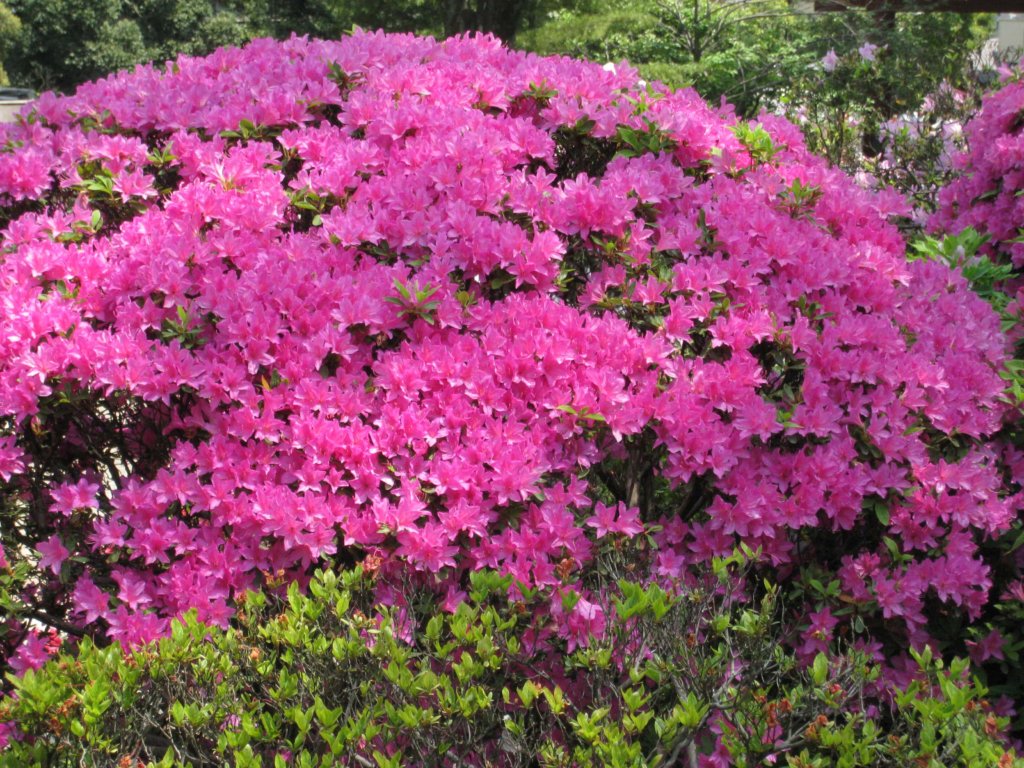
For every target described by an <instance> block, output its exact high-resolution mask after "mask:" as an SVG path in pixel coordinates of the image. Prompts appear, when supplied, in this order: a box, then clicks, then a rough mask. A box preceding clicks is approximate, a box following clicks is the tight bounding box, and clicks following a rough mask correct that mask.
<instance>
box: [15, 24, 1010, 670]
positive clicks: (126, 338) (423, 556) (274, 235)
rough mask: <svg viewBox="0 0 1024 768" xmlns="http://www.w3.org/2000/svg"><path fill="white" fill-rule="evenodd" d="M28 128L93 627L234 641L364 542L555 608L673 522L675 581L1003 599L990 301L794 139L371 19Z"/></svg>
mask: <svg viewBox="0 0 1024 768" xmlns="http://www.w3.org/2000/svg"><path fill="white" fill-rule="evenodd" d="M636 133H640V134H642V135H645V136H651V137H655V138H658V137H660V139H659V140H660V141H661V142H662V143H661V148H660V150H652V151H635V147H634V146H632V145H630V144H629V142H628V141H627V140H626V139H624V138H623V137H624V136H628V135H634V134H636ZM3 138H4V140H5V145H6V151H5V152H4V153H3V154H0V194H2V195H3V200H4V205H5V207H4V211H5V215H6V218H7V219H9V224H7V226H6V229H5V230H4V232H3V242H2V246H3V261H2V264H0V308H2V314H0V416H2V422H0V423H2V425H3V433H2V434H3V436H2V437H0V478H2V480H3V483H4V488H5V491H4V498H5V500H6V499H17V500H18V501H13V502H8V501H5V504H14V505H15V506H14V507H12V509H14V512H13V513H12V514H17V515H21V516H20V517H17V518H16V519H17V520H19V521H20V522H18V523H17V525H20V526H22V529H23V530H26V531H27V530H29V529H30V528H31V530H33V531H35V532H36V534H37V536H38V538H37V544H36V545H35V550H36V552H35V553H34V554H33V557H36V558H38V559H37V560H36V561H35V564H36V565H37V567H38V570H39V573H40V574H41V576H40V580H41V581H40V584H42V585H45V589H46V590H49V592H48V593H47V594H48V595H49V597H48V598H47V601H48V605H49V606H50V609H51V610H57V609H58V608H63V610H64V612H65V614H66V616H67V617H68V619H69V620H70V621H73V622H77V623H79V624H82V625H85V624H95V623H97V622H98V623H99V626H100V627H101V628H102V629H103V631H105V632H106V633H107V634H108V635H109V636H110V637H112V638H114V639H116V640H119V641H121V642H123V643H128V644H130V643H135V642H139V641H143V640H147V639H149V638H152V637H154V636H157V635H159V634H160V633H162V632H164V631H165V630H166V628H167V626H168V621H169V619H170V618H172V617H174V616H176V615H179V614H181V613H182V612H183V611H186V610H188V609H189V608H196V609H198V612H199V617H200V619H202V620H205V621H207V622H213V623H217V624H222V625H223V624H225V623H226V622H227V621H228V619H229V618H230V616H231V614H232V606H233V599H234V597H235V596H236V595H238V594H239V593H240V591H242V590H245V589H248V588H251V587H254V586H260V585H261V584H264V583H266V581H267V580H269V579H277V578H279V576H280V575H284V576H286V577H287V578H297V579H301V578H303V575H304V574H306V573H308V569H309V568H310V566H311V565H312V564H314V563H316V562H317V561H318V560H320V559H321V558H324V557H327V556H334V555H337V556H339V557H342V558H359V559H361V558H363V557H365V556H367V555H369V556H372V557H373V559H374V562H379V563H381V565H380V566H379V567H381V568H383V569H399V568H402V569H408V570H410V571H415V572H417V573H420V574H422V577H423V578H429V579H431V580H432V581H433V582H434V583H436V584H437V586H438V589H439V590H440V594H444V595H447V598H446V604H451V603H452V602H453V601H455V600H457V599H458V596H459V594H460V593H461V592H460V590H461V586H462V585H463V581H462V579H463V577H464V575H465V573H466V571H467V570H468V569H474V568H482V567H491V568H498V569H501V570H503V571H505V572H508V573H512V574H514V575H515V576H516V578H517V579H519V580H520V581H522V582H524V583H526V584H528V585H533V586H539V587H562V586H564V585H572V584H574V583H575V581H576V579H577V577H578V574H579V570H580V567H581V565H582V564H583V563H585V562H586V561H587V560H588V558H590V557H591V556H592V554H593V552H594V550H595V547H598V546H603V545H604V544H605V539H606V537H621V536H631V535H636V534H639V533H641V532H643V531H644V530H645V527H646V526H651V525H653V524H655V523H656V524H657V525H658V526H659V529H658V531H659V532H658V533H657V534H656V538H657V542H658V545H659V547H660V550H659V553H658V556H657V560H656V570H657V575H658V576H659V577H661V578H666V579H671V578H677V577H680V576H681V575H682V574H683V571H684V569H685V568H687V567H688V566H690V565H693V564H697V563H700V562H703V561H705V560H706V559H707V558H709V557H711V556H714V555H723V554H728V553H730V552H731V551H732V550H733V549H734V547H735V546H736V545H737V544H738V543H739V542H741V541H742V542H745V543H746V544H748V545H750V546H751V547H755V548H760V549H761V551H762V552H763V553H764V556H765V557H766V558H767V559H768V560H769V561H770V562H772V563H774V564H776V565H779V566H786V568H787V569H788V570H787V571H786V572H788V573H800V571H801V569H802V568H804V567H805V566H807V565H813V564H815V563H816V564H817V565H816V567H826V568H828V567H833V568H835V570H836V572H837V573H838V574H839V576H840V577H841V579H842V584H843V591H844V594H845V596H846V598H847V600H848V601H853V602H854V603H855V604H856V605H857V606H858V610H860V611H862V612H864V613H868V614H871V613H875V614H878V615H880V616H882V617H884V618H885V619H892V620H893V621H894V622H897V623H898V626H899V627H901V630H900V631H906V632H908V633H909V636H910V637H911V638H912V639H915V640H920V639H922V638H923V637H924V625H925V621H926V618H927V617H926V616H925V613H924V604H925V599H926V598H927V597H929V596H934V597H937V598H938V599H939V600H940V601H943V602H944V603H946V604H948V605H951V606H960V607H962V608H963V609H964V610H965V611H966V612H967V613H968V614H970V615H976V614H977V612H978V611H979V610H980V607H981V606H982V605H983V604H984V603H985V602H986V600H987V598H988V595H987V585H988V573H987V569H986V567H985V566H984V564H983V563H982V562H981V560H980V557H979V554H978V550H977V544H978V541H979V538H980V537H983V536H985V535H989V534H994V533H998V532H999V531H1002V530H1004V529H1005V528H1006V527H1007V526H1008V525H1009V523H1010V521H1011V520H1012V519H1013V517H1014V516H1015V514H1016V503H1017V501H1018V500H1017V499H1016V498H1015V497H1010V496H1008V494H1007V492H1006V490H1005V489H1004V487H1003V480H1002V474H1001V467H1000V463H999V456H998V454H997V453H996V452H995V451H994V450H992V449H990V448H989V447H988V444H987V443H986V438H987V437H988V436H989V435H991V434H993V433H994V432H995V431H997V430H998V429H999V428H1000V426H1001V423H1002V420H1003V418H1004V416H1005V415H1006V413H1005V410H1006V408H1005V406H1004V405H1003V401H1002V399H1001V391H1002V384H1001V381H1000V378H999V376H998V373H997V371H998V369H999V367H1000V366H1001V364H1002V362H1003V357H1004V348H1005V344H1004V342H1003V340H1002V338H1001V336H1000V331H999V323H998V318H997V317H996V316H995V315H994V314H993V312H992V311H991V310H990V309H989V307H988V306H987V305H986V304H985V303H983V302H982V301H981V300H979V299H977V298H976V297H975V296H974V295H973V294H972V293H971V292H970V291H969V290H968V289H967V286H966V285H965V283H964V281H963V279H962V278H960V277H959V276H958V275H957V274H955V273H954V272H951V271H949V270H948V269H945V268H943V267H940V266H938V265H935V264H926V263H914V264H908V263H907V262H906V261H905V259H904V250H903V242H902V240H901V238H900V235H899V233H898V231H897V230H896V228H895V227H894V226H892V225H890V224H889V223H888V219H889V217H890V216H891V215H893V214H895V213H899V212H901V211H902V209H901V207H900V206H901V204H900V203H899V202H898V200H896V198H895V197H894V196H884V195H879V194H875V193H871V192H868V191H865V190H863V189H860V188H859V187H857V186H856V185H855V184H854V183H853V182H852V181H851V180H850V179H848V178H847V177H845V176H844V175H842V174H841V173H839V172H837V171H835V170H832V169H829V168H828V167H827V166H826V165H825V164H824V163H823V162H822V161H820V160H819V159H817V158H815V157H813V156H811V155H809V154H808V153H807V151H806V150H805V149H804V147H803V144H802V141H801V139H800V134H799V131H798V130H797V129H796V128H794V127H793V126H791V125H790V124H788V123H786V122H785V121H783V120H781V119H777V118H770V117H766V118H765V119H764V125H763V126H756V125H738V124H737V123H736V120H735V118H734V117H733V116H731V115H730V114H728V113H724V112H723V113H719V112H716V111H714V110H712V109H710V108H709V107H708V106H707V105H705V104H704V103H703V102H702V101H701V100H700V99H699V98H698V97H697V96H696V95H695V94H694V93H693V92H692V91H679V92H675V93H670V92H668V91H667V90H666V89H663V88H661V87H657V86H650V87H649V86H646V85H645V84H643V83H642V82H640V80H639V79H638V77H637V75H636V73H635V71H633V70H631V69H629V68H628V67H624V66H623V67H618V68H616V69H614V70H606V69H602V68H601V67H599V66H596V65H592V64H588V63H583V62H578V61H573V60H569V59H564V58H547V59H544V58H537V57H535V56H532V55H528V54H523V53H518V52H513V51H510V50H507V49H505V48H503V47H501V45H500V44H499V43H498V42H497V41H495V40H493V39H491V38H487V37H476V38H454V39H451V40H448V41H445V42H435V41H433V40H429V39H421V38H416V37H410V36H385V35H381V34H366V33H358V34H356V35H354V36H352V37H349V38H346V39H344V40H341V41H335V42H322V41H307V40H305V39H292V40H290V41H287V42H284V43H279V42H273V41H269V40H258V41H255V42H253V43H252V44H250V45H249V46H247V47H246V48H244V49H241V50H236V49H226V50H221V51H218V52H217V53H215V54H213V55H211V56H209V57H207V58H202V59H192V58H181V59H179V60H178V61H177V62H175V63H173V64H171V65H169V66H168V67H167V68H165V69H155V68H152V67H141V68H139V69H137V70H136V71H135V72H133V73H123V74H119V75H115V76H112V77H109V78H107V79H105V80H101V81H99V82H96V83H92V84H89V85H86V86H83V87H82V88H80V89H79V91H78V92H77V93H76V94H74V95H73V96H68V97H57V96H53V95H49V94H48V95H44V97H42V98H41V99H40V100H39V101H38V102H36V103H35V104H34V105H32V106H30V107H29V108H27V110H26V111H25V113H24V120H22V122H20V123H19V124H17V125H13V126H10V127H7V128H5V129H4V137H3ZM765 141H767V145H768V148H769V149H770V151H766V149H765ZM579 158H583V159H584V161H585V162H583V161H579ZM578 161H579V162H578ZM580 163H582V164H580ZM954 449H955V450H954ZM641 480H642V482H641ZM645 484H646V486H647V487H650V488H659V489H662V490H663V491H664V493H659V494H652V493H641V492H640V491H639V490H638V489H639V488H640V487H641V486H644V485H645ZM8 491H10V493H9V492H8ZM609 495H611V496H613V497H615V501H614V502H612V503H608V501H609ZM658 499H662V501H659V500H658ZM664 499H670V500H671V501H670V502H665V501H663V500H664ZM19 504H20V505H21V506H18V505H19ZM878 509H884V515H880V514H878ZM19 510H20V511H19ZM40 515H43V517H42V518H40ZM47 515H48V517H47ZM40 519H42V520H44V521H45V524H44V525H42V527H40V523H39V520H40ZM5 525H6V524H5ZM32 526H35V527H32ZM5 530H10V529H9V528H5ZM5 535H6V534H5ZM884 537H888V538H889V539H890V540H891V541H893V542H895V544H896V548H895V551H893V550H891V549H890V548H889V547H887V546H886V544H885V543H884V542H883V538H884ZM4 544H5V545H6V546H8V549H7V552H6V556H7V557H8V558H11V557H16V556H23V553H21V552H19V551H17V550H16V548H13V547H12V545H11V544H10V543H9V541H8V540H6V539H5V541H4ZM0 556H2V555H0ZM37 586H38V585H37ZM821 615H826V614H824V613H823V614H821ZM828 615H831V614H828ZM553 616H554V618H555V620H556V621H560V622H561V625H560V626H558V627H557V628H556V629H557V631H558V633H559V634H560V635H561V636H562V637H563V638H565V639H566V640H567V641H568V642H569V643H570V644H575V643H578V642H584V641H585V636H586V635H587V634H588V633H590V634H594V633H598V634H599V633H600V626H601V624H602V617H603V613H602V611H601V609H600V608H599V606H598V605H597V603H596V600H595V598H594V596H593V595H590V594H585V595H584V596H583V597H582V598H581V599H580V600H579V602H578V603H576V607H575V608H573V609H572V610H571V611H559V610H555V611H553ZM899 622H902V623H899ZM819 623H820V622H819ZM37 646H39V642H38V641H37V640H36V639H34V637H33V635H32V634H31V633H28V635H27V639H26V640H25V645H24V648H23V649H22V651H21V652H20V654H19V656H18V658H19V659H20V661H18V664H22V665H23V664H33V663H35V662H36V661H38V659H39V653H38V647H37Z"/></svg>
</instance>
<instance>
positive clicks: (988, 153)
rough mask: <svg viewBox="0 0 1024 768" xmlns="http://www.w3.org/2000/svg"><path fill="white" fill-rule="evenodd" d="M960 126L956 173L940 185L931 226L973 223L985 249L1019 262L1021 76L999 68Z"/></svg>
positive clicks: (1023, 137)
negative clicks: (962, 145)
mask: <svg viewBox="0 0 1024 768" xmlns="http://www.w3.org/2000/svg"><path fill="white" fill-rule="evenodd" d="M1004 75H1005V76H1006V81H1005V82H1004V84H1003V86H1002V87H1001V88H1000V89H998V90H996V91H994V92H992V93H990V94H988V96H986V97H985V98H984V100H983V101H982V105H981V110H980V111H979V112H978V113H977V115H976V116H975V117H974V119H972V120H971V121H970V122H969V123H968V124H967V126H966V130H965V133H966V137H967V145H968V150H967V151H966V152H963V153H961V154H960V155H959V156H957V157H956V158H955V159H954V164H955V166H956V167H957V169H958V170H960V171H961V175H960V177H959V178H958V179H957V180H956V181H955V182H954V183H952V184H950V185H949V186H947V187H946V188H945V189H943V190H942V192H941V194H940V197H939V210H938V211H937V212H936V214H935V215H934V216H933V217H932V220H931V227H932V228H933V229H938V230H942V231H946V232H957V231H960V230H962V229H964V228H966V227H974V228H975V229H976V230H978V231H979V232H981V233H983V234H987V235H989V238H990V240H989V242H988V243H987V244H986V246H985V252H986V253H989V254H1000V255H1003V256H1005V257H1006V258H1009V259H1012V261H1013V264H1014V266H1017V267H1021V266H1024V241H1022V240H1021V235H1022V234H1024V232H1022V231H1021V229H1022V228H1021V222H1022V221H1024V197H1022V196H1021V195H1020V194H1018V193H1019V192H1020V190H1021V189H1024V130H1022V129H1024V119H1022V117H1021V105H1022V104H1024V78H1022V77H1021V75H1020V71H1019V70H1018V71H1016V72H1005V73H1004Z"/></svg>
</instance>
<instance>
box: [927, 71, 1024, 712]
mask: <svg viewBox="0 0 1024 768" xmlns="http://www.w3.org/2000/svg"><path fill="white" fill-rule="evenodd" d="M1022 97H1024V83H1022V82H1021V74H1020V68H1019V66H1017V67H1006V68H1004V69H1003V70H1002V82H1001V85H1000V87H999V88H997V89H996V90H994V91H993V92H992V93H990V94H989V95H988V96H986V97H985V99H984V101H983V102H982V106H981V110H980V111H979V112H978V114H977V115H976V116H975V117H974V119H972V120H971V122H969V123H968V124H967V126H966V131H965V136H966V139H967V147H966V148H965V150H964V151H962V152H960V153H959V154H957V155H956V156H955V157H954V161H953V162H954V167H955V169H956V172H957V174H958V176H957V178H956V180H955V181H954V182H953V183H951V184H950V185H949V186H947V187H946V188H945V189H943V191H942V193H941V195H940V198H939V200H940V206H939V210H938V211H937V212H936V213H935V214H934V215H933V216H932V217H931V219H930V221H929V226H930V228H931V229H932V231H933V233H934V237H931V238H928V239H927V240H926V241H925V246H924V247H925V249H926V250H927V249H928V248H929V244H935V243H939V242H941V243H943V246H944V247H943V248H941V249H940V250H941V257H942V258H943V259H944V260H946V261H947V263H951V264H955V265H956V266H958V268H960V269H961V270H962V271H963V272H964V274H965V275H968V276H969V278H970V279H971V281H972V283H973V284H974V285H975V287H976V290H977V291H978V292H979V295H982V296H983V297H985V299H986V300H987V301H989V303H990V304H992V306H993V308H994V309H995V310H996V311H997V312H999V314H1000V316H1001V318H1002V325H1003V329H1004V330H1005V331H1006V332H1007V334H1008V336H1009V338H1010V340H1011V342H1012V344H1013V349H1014V357H1013V359H1012V360H1010V361H1008V363H1007V366H1008V367H1007V370H1006V371H1005V372H1004V374H1003V375H1004V378H1006V379H1007V381H1008V383H1009V384H1010V391H1011V394H1012V396H1013V398H1014V399H1015V400H1016V402H1018V403H1022V402H1024V346H1022V340H1024V323H1022V319H1024V318H1022V311H1021V306H1022V304H1021V302H1022V299H1024V286H1022V281H1021V270H1022V268H1024V250H1022V249H1021V242H1022V236H1024V229H1022V228H1021V226H1020V224H1021V214H1022V210H1024V209H1022V208H1021V204H1020V199H1021V194H1022V192H1021V189H1022V187H1024V183H1022V181H1024V176H1022V170H1024V163H1022V158H1024V154H1022V149H1024V138H1022V123H1021V114H1020V109H1021V99H1022ZM932 250H935V249H934V248H932ZM1002 440H1003V442H1004V443H1005V444H1006V446H1007V448H1006V451H1007V456H1008V457H1011V461H1012V462H1015V463H1017V464H1019V463H1020V462H1021V460H1022V456H1024V453H1022V450H1024V428H1022V425H1021V422H1020V421H1017V422H1016V423H1014V424H1011V425H1008V426H1007V428H1006V429H1005V430H1004V433H1003V435H1002ZM991 559H992V560H993V562H996V563H997V564H998V566H999V567H998V570H999V572H1000V578H998V579H997V580H996V583H995V585H994V586H995V591H996V594H997V595H998V597H999V599H998V601H995V602H994V603H993V605H992V606H991V607H990V609H989V610H988V611H986V616H985V617H984V618H985V621H984V622H982V623H981V624H979V625H978V626H976V627H974V628H972V629H971V637H970V639H969V640H968V643H967V644H968V646H969V648H970V651H971V656H972V658H973V659H974V660H975V662H976V664H977V668H978V670H979V672H982V673H983V676H984V678H985V679H986V680H987V681H989V683H990V685H991V686H992V687H993V688H994V689H996V690H998V691H1001V692H1002V693H1004V695H1006V696H1007V697H1009V698H1013V699H1015V700H1018V701H1019V700H1020V699H1021V698H1022V696H1024V686H1022V683H1021V680H1020V675H1019V674H1018V667H1019V661H1020V655H1021V653H1022V651H1024V634H1022V633H1021V621H1022V619H1024V581H1022V580H1021V578H1020V568H1021V565H1022V564H1024V526H1022V525H1021V523H1020V522H1019V521H1018V523H1017V524H1016V525H1015V527H1014V528H1013V529H1012V530H1011V531H1009V532H1008V533H1007V534H1005V535H1004V536H1003V537H1002V538H1001V540H1000V541H999V542H997V545H996V548H995V550H994V556H993V557H992V558H991ZM1015 725H1016V729H1017V730H1021V729H1024V718H1020V717H1018V719H1017V721H1016V724H1015Z"/></svg>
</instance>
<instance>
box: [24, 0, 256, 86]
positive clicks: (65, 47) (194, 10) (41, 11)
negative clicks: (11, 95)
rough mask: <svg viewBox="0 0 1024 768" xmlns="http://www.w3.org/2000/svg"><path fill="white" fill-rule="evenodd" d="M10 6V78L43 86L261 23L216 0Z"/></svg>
mask: <svg viewBox="0 0 1024 768" xmlns="http://www.w3.org/2000/svg"><path fill="white" fill-rule="evenodd" d="M10 9H11V10H12V11H13V12H14V13H15V14H16V15H17V17H18V18H19V19H20V20H21V29H20V33H19V34H18V35H17V37H16V38H15V41H14V44H13V46H12V50H11V54H10V56H9V58H8V59H7V62H8V66H9V71H10V76H11V79H12V81H13V82H14V83H15V84H17V85H24V86H29V87H33V88H37V89H40V90H42V89H48V88H54V89H58V90H68V89H71V88H73V87H74V86H76V85H78V84H79V83H81V82H83V81H85V80H89V79H93V78H96V77H101V76H103V75H105V74H108V73H109V72H112V71H114V70H117V69H123V68H125V67H130V66H133V65H135V64H139V63H142V62H146V61H152V60H155V61H158V62H160V61H163V60H165V59H168V58H172V57H173V56H176V55H177V54H179V53H187V54H193V55H197V54H204V53H208V52H210V51H212V50H213V49H215V48H217V47H218V46H221V45H234V44H240V43H243V42H245V41H246V40H247V39H249V38H250V37H252V36H253V35H254V34H255V33H257V32H258V31H259V30H258V29H257V28H256V27H255V26H254V25H253V24H252V23H251V22H250V21H249V19H248V18H247V15H246V14H245V12H244V10H245V9H244V8H242V7H239V6H232V5H222V4H220V3H214V2H211V0H159V1H158V0H12V2H11V3H10Z"/></svg>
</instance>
